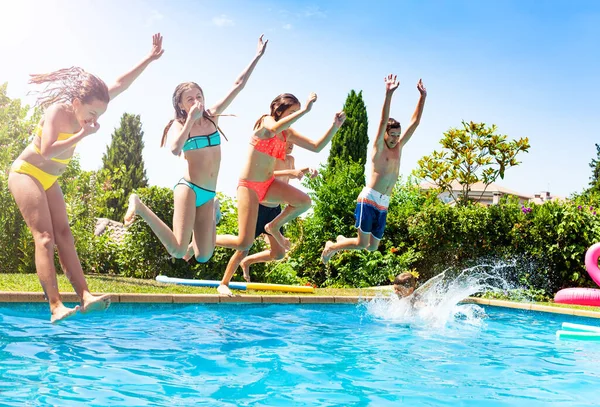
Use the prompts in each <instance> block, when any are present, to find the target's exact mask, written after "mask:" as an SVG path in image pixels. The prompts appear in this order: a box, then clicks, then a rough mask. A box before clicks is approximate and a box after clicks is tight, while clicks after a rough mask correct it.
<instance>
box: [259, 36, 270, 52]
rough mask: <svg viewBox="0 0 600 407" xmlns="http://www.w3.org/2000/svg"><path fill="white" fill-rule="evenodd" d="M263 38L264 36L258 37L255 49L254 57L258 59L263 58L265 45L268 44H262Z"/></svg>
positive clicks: (266, 42)
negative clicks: (256, 56)
mask: <svg viewBox="0 0 600 407" xmlns="http://www.w3.org/2000/svg"><path fill="white" fill-rule="evenodd" d="M264 36H265V35H264V34H262V35H261V36H260V38H259V39H258V46H257V47H256V55H258V56H259V57H262V56H263V54H264V53H265V50H266V49H267V44H268V43H269V40H266V41H264V42H263V37H264Z"/></svg>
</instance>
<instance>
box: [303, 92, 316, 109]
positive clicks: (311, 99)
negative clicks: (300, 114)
mask: <svg viewBox="0 0 600 407" xmlns="http://www.w3.org/2000/svg"><path fill="white" fill-rule="evenodd" d="M316 101H317V94H316V93H315V92H311V94H310V95H309V96H308V100H307V101H306V110H307V111H310V109H312V105H313V104H314V103H315V102H316Z"/></svg>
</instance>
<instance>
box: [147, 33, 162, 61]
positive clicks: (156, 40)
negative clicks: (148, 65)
mask: <svg viewBox="0 0 600 407" xmlns="http://www.w3.org/2000/svg"><path fill="white" fill-rule="evenodd" d="M162 40H163V37H162V35H160V33H158V34H154V35H153V36H152V50H150V54H148V59H150V60H151V61H156V60H157V59H158V58H160V57H161V56H162V54H164V52H165V50H164V49H163V48H162Z"/></svg>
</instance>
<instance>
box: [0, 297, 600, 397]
mask: <svg viewBox="0 0 600 407" xmlns="http://www.w3.org/2000/svg"><path fill="white" fill-rule="evenodd" d="M461 307H462V308H463V310H464V311H465V312H458V313H457V314H456V315H455V316H454V318H452V320H449V321H447V322H446V323H445V324H444V326H439V324H438V325H435V326H433V325H428V324H407V323H405V322H401V321H397V320H394V319H393V318H392V319H389V318H388V319H386V318H382V317H381V315H379V314H378V313H377V312H373V310H372V309H370V308H368V307H365V306H364V305H358V306H357V305H315V306H310V305H300V306H299V305H266V304H265V305H263V304H260V305H249V304H231V305H223V304H215V305H174V304H168V305H144V304H142V305H128V304H113V306H112V307H111V308H110V310H109V311H107V312H106V313H105V314H99V315H88V316H85V317H82V316H78V317H76V318H74V319H72V320H70V321H66V322H65V323H64V324H62V325H58V326H53V325H51V324H49V323H48V322H47V321H48V316H49V315H48V312H47V305H45V304H12V305H11V304H0V405H9V406H13V405H14V406H23V405H53V406H70V405H73V406H108V405H118V406H125V405H130V406H145V405H167V406H191V405H211V406H238V405H240V406H245V405H253V406H255V405H256V406H259V405H268V406H289V405H294V406H315V405H319V406H334V405H344V406H350V405H357V406H358V405H372V406H397V405H399V404H402V405H407V406H528V407H530V406H548V405H552V406H569V407H574V406H591V405H598V403H599V400H600V398H599V396H598V394H599V390H600V387H599V385H600V343H589V342H587V343H586V342H559V341H557V340H556V339H555V332H556V330H557V329H558V328H559V327H560V324H561V323H562V322H564V321H570V322H579V323H588V324H594V323H595V324H600V321H595V320H589V319H588V320H586V319H582V318H575V317H569V316H563V315H553V314H541V313H534V312H529V311H513V310H506V309H493V308H489V307H488V308H481V307H478V306H473V305H462V306H459V308H461Z"/></svg>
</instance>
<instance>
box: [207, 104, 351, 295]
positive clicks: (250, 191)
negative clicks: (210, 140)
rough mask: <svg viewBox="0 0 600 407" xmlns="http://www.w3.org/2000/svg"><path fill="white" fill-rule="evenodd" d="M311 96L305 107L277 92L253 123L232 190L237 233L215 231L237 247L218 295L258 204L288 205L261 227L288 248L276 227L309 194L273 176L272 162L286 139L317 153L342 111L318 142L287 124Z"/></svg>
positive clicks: (303, 206) (249, 233)
mask: <svg viewBox="0 0 600 407" xmlns="http://www.w3.org/2000/svg"><path fill="white" fill-rule="evenodd" d="M316 100H317V95H315V94H314V93H311V94H310V96H309V98H308V102H307V103H306V106H305V107H304V108H301V106H300V102H299V101H298V99H297V98H296V97H295V96H294V95H292V94H289V93H284V94H282V95H279V96H277V97H276V98H275V99H274V100H273V101H272V102H271V112H270V114H269V115H263V116H262V117H261V118H260V119H258V121H257V122H256V124H255V125H254V134H253V136H252V140H251V142H250V145H251V146H250V149H249V158H248V161H247V162H246V166H245V167H244V169H243V170H242V174H241V178H240V181H239V184H238V189H237V203H238V228H239V235H238V236H232V235H218V236H217V240H216V244H217V246H221V247H227V248H230V249H236V252H235V254H234V255H233V256H232V257H231V259H230V260H229V263H228V264H227V269H226V270H225V275H224V276H223V280H222V281H221V285H220V286H219V287H218V289H217V291H218V292H219V293H220V294H223V295H232V293H231V290H230V289H229V287H228V285H229V281H230V280H231V277H232V276H233V273H234V272H235V270H236V269H237V268H238V266H239V264H240V262H241V261H242V259H243V258H244V257H246V255H247V254H248V250H250V247H252V243H253V241H254V232H255V228H256V221H257V216H258V205H259V203H261V202H265V203H269V204H285V205H287V206H286V208H285V209H284V210H283V211H282V212H281V214H279V215H278V216H277V217H276V218H275V219H273V221H272V222H270V223H269V224H267V225H265V231H266V232H267V233H269V234H270V235H271V236H272V237H273V239H275V240H276V241H277V243H279V245H281V246H282V247H283V248H284V249H285V250H289V247H290V242H289V240H287V239H286V238H285V237H284V236H283V235H282V234H281V232H280V230H279V229H280V228H281V227H282V226H283V225H284V224H285V223H287V222H289V221H291V220H292V219H295V218H296V217H298V216H299V215H300V214H302V213H303V212H305V211H306V210H308V208H310V204H311V201H310V198H309V197H308V195H306V194H305V193H304V192H302V191H300V190H298V189H297V188H294V187H293V186H291V185H289V184H287V183H286V182H284V181H282V180H278V179H275V178H274V176H273V173H274V170H275V162H276V160H285V156H286V150H287V146H286V143H287V142H291V143H293V144H295V145H297V146H299V147H302V148H305V149H307V150H309V151H314V152H320V151H321V150H322V149H323V148H324V147H325V146H326V145H327V144H328V143H329V142H330V141H331V139H332V138H333V136H334V135H335V133H336V132H337V131H338V129H339V128H340V127H341V125H342V124H343V123H344V120H345V119H346V115H345V114H344V112H339V113H336V115H335V119H334V122H333V124H332V125H331V127H330V128H329V129H328V130H327V132H326V133H325V134H324V135H323V136H322V137H320V138H319V139H318V140H311V139H309V138H307V137H305V136H303V135H301V134H300V133H298V132H297V131H296V130H294V129H292V128H291V127H290V126H291V125H292V124H294V123H295V122H296V121H297V120H298V119H300V118H301V117H302V116H304V115H305V114H306V113H308V112H309V111H310V110H311V108H312V106H313V104H314V103H315V101H316Z"/></svg>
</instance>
